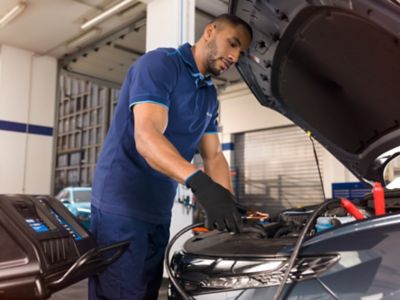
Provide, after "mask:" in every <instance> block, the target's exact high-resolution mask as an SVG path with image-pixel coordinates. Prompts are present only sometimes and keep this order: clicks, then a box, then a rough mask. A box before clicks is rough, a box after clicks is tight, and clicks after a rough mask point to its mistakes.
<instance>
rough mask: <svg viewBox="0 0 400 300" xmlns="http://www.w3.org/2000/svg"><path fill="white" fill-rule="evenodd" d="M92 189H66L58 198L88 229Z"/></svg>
mask: <svg viewBox="0 0 400 300" xmlns="http://www.w3.org/2000/svg"><path fill="white" fill-rule="evenodd" d="M91 197H92V188H91V187H66V188H64V189H62V190H61V191H60V192H59V193H58V194H57V196H56V198H57V199H58V200H60V201H61V202H62V204H64V206H65V207H67V208H68V210H69V211H70V212H71V213H72V214H73V215H74V216H75V217H76V218H77V219H78V220H79V222H80V223H81V224H82V225H83V226H84V227H85V228H86V229H89V226H90V199H91Z"/></svg>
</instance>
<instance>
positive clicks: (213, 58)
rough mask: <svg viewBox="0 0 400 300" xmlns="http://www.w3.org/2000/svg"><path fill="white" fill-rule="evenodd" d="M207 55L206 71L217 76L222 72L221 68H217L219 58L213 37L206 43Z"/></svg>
mask: <svg viewBox="0 0 400 300" xmlns="http://www.w3.org/2000/svg"><path fill="white" fill-rule="evenodd" d="M207 50H208V51H207V57H206V67H207V73H211V74H213V75H215V76H219V75H221V74H222V73H223V70H221V69H218V68H217V61H218V60H219V59H221V58H220V57H217V52H218V51H217V45H216V42H215V39H213V40H212V41H210V43H209V44H208V45H207Z"/></svg>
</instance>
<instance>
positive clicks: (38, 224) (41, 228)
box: [25, 219, 49, 233]
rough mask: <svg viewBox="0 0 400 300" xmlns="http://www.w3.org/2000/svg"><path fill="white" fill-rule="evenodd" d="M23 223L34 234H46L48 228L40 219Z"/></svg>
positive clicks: (26, 220)
mask: <svg viewBox="0 0 400 300" xmlns="http://www.w3.org/2000/svg"><path fill="white" fill-rule="evenodd" d="M25 222H26V223H28V225H29V226H30V227H31V228H32V229H33V230H34V231H35V232H38V233H39V232H48V231H49V228H48V227H47V226H46V225H45V224H44V223H43V222H42V221H41V220H40V219H25Z"/></svg>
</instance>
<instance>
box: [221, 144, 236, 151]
mask: <svg viewBox="0 0 400 300" xmlns="http://www.w3.org/2000/svg"><path fill="white" fill-rule="evenodd" d="M234 148H235V147H234V144H233V143H223V144H222V151H225V150H234Z"/></svg>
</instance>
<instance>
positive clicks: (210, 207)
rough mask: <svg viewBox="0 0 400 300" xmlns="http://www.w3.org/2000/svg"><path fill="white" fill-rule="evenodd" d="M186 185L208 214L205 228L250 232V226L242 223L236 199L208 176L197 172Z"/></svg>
mask: <svg viewBox="0 0 400 300" xmlns="http://www.w3.org/2000/svg"><path fill="white" fill-rule="evenodd" d="M186 185H187V186H188V187H190V188H191V189H192V191H193V193H194V195H195V196H196V199H197V201H198V202H199V203H200V205H201V206H202V207H203V209H204V211H205V213H206V224H205V227H207V228H208V229H214V228H215V229H218V230H221V231H222V230H225V229H227V230H228V231H230V232H236V233H238V232H243V231H249V225H245V224H244V223H243V221H242V214H241V211H240V208H239V205H238V204H237V202H236V201H235V197H234V196H233V195H232V194H231V193H230V192H229V191H228V190H227V189H225V188H224V187H222V186H221V185H219V184H218V183H216V182H215V181H213V180H212V179H211V178H210V177H209V176H208V175H206V174H205V173H203V172H201V171H197V172H196V173H194V174H193V175H191V176H190V177H189V178H188V179H187V180H186ZM250 231H251V230H250Z"/></svg>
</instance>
